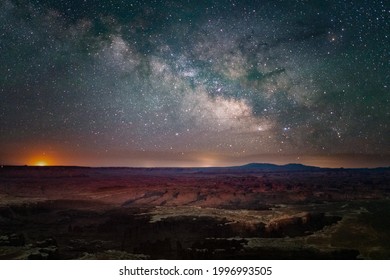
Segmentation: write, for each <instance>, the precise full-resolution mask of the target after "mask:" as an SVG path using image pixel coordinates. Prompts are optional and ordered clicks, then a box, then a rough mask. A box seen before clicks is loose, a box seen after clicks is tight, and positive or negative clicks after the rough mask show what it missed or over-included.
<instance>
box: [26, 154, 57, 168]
mask: <svg viewBox="0 0 390 280" xmlns="http://www.w3.org/2000/svg"><path fill="white" fill-rule="evenodd" d="M27 165H31V166H50V165H54V160H53V158H52V157H49V156H47V155H46V154H41V155H34V156H31V157H30V158H29V160H27Z"/></svg>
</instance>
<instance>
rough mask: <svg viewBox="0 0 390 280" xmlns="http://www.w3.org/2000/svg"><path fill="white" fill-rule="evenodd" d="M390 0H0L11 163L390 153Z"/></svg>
mask: <svg viewBox="0 0 390 280" xmlns="http://www.w3.org/2000/svg"><path fill="white" fill-rule="evenodd" d="M389 61H390V2H389V1H385V0H384V1H379V0H356V1H341V0H328V1H326V0H325V1H323V0H322V1H287V0H286V1H284V0H279V1H276V0H274V1H270V0H269V1H260V0H259V1H256V0H251V1H238V0H237V1H234V0H231V1H227V0H226V1H222V0H219V1H217V0H215V1H195V0H192V1H190V0H187V1H157V0H156V1H130V0H111V1H110V0H107V1H105V0H84V1H83V0H51V1H50V0H49V1H43V0H42V1H40V0H30V1H27V0H1V1H0V164H28V165H36V164H49V165H86V166H226V165H239V164H245V163H249V162H271V163H278V164H284V163H290V162H296V163H303V164H309V165H317V166H329V167H340V166H343V167H358V166H362V167H373V166H389V165H390V130H389V123H390V62H389Z"/></svg>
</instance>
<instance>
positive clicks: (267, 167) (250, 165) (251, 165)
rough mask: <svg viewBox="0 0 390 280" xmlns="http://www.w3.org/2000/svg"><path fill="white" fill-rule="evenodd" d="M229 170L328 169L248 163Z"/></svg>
mask: <svg viewBox="0 0 390 280" xmlns="http://www.w3.org/2000/svg"><path fill="white" fill-rule="evenodd" d="M231 168H238V169H261V170H270V171H273V170H274V171H281V170H286V171H305V170H307V171H313V170H323V169H328V168H321V167H316V166H309V165H304V164H300V163H289V164H285V165H277V164H272V163H248V164H245V165H241V166H234V167H231Z"/></svg>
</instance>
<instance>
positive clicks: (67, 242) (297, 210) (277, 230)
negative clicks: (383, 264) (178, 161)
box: [0, 164, 390, 259]
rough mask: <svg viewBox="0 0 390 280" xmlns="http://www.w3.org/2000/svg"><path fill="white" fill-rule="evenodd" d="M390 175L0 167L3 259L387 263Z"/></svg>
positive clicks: (275, 169)
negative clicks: (340, 261)
mask: <svg viewBox="0 0 390 280" xmlns="http://www.w3.org/2000/svg"><path fill="white" fill-rule="evenodd" d="M389 182H390V169H389V168H381V169H370V170H369V169H321V168H312V167H306V166H301V165H287V166H273V165H262V164H251V165H247V166H242V167H233V168H196V169H195V168H192V169H141V168H140V169H132V168H80V167H2V168H0V259H159V258H164V259H390V199H389V195H390V185H389Z"/></svg>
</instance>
